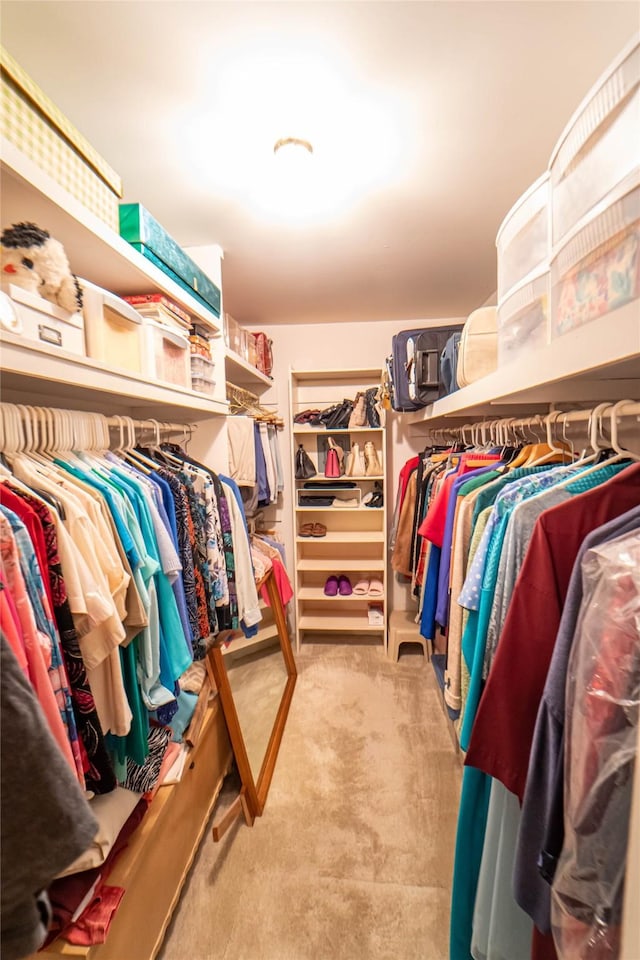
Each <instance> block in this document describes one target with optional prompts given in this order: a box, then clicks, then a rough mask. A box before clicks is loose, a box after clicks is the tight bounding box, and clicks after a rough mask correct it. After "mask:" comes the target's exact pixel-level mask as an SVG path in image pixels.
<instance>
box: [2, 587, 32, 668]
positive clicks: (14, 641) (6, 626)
mask: <svg viewBox="0 0 640 960" xmlns="http://www.w3.org/2000/svg"><path fill="white" fill-rule="evenodd" d="M0 630H2V632H3V634H4V635H5V637H6V638H7V641H8V643H9V646H10V647H11V649H12V650H13V652H14V654H15V657H16V660H17V661H18V663H19V664H20V669H21V670H22V671H23V672H24V675H25V676H26V678H27V680H31V675H30V673H29V661H28V660H27V651H26V649H25V645H24V638H23V636H22V628H21V627H20V618H19V617H18V611H17V610H16V605H15V603H14V602H13V597H12V596H11V591H10V590H9V589H8V587H7V584H6V582H5V579H4V576H3V575H2V573H0Z"/></svg>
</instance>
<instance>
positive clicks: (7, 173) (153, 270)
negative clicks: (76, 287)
mask: <svg viewBox="0 0 640 960" xmlns="http://www.w3.org/2000/svg"><path fill="white" fill-rule="evenodd" d="M0 160H1V165H0V166H1V173H2V222H3V225H7V224H9V223H16V222H19V221H24V220H31V221H33V222H34V223H37V224H38V225H39V226H41V227H43V228H44V229H47V230H48V231H49V233H51V235H52V236H54V237H55V238H56V239H57V240H60V242H61V243H62V244H63V245H64V248H65V252H66V254H67V256H68V258H69V262H70V263H71V266H72V269H73V271H74V273H76V274H77V275H78V276H79V277H83V278H85V279H87V280H91V281H92V282H93V283H97V284H98V285H99V286H101V287H104V289H105V290H110V291H111V292H112V293H115V294H118V296H124V295H127V294H133V293H157V292H158V291H161V292H162V293H164V294H166V295H167V296H168V297H170V298H171V299H172V300H175V301H176V302H177V303H179V304H180V306H182V307H183V308H184V309H185V310H186V311H187V312H188V313H190V314H191V315H192V316H193V317H194V318H197V319H198V320H201V321H202V322H203V323H205V324H206V325H207V326H208V327H210V328H211V329H212V330H215V331H218V332H220V330H221V327H222V324H221V321H220V319H219V318H218V317H216V315H215V314H214V313H213V312H212V311H210V310H207V308H206V307H205V306H204V304H202V303H200V301H199V300H197V299H196V298H195V297H193V296H191V294H190V293H189V292H188V291H186V290H184V289H183V288H182V287H181V286H180V285H179V284H177V283H175V281H173V280H172V279H171V278H170V277H168V276H167V275H166V274H165V273H163V272H162V270H160V269H158V267H156V266H155V265H154V264H153V263H151V262H150V261H149V260H147V259H146V257H144V256H143V255H142V254H141V253H139V252H138V251H137V250H136V249H135V248H134V247H132V246H131V244H130V243H127V241H126V240H123V239H122V237H121V236H120V235H119V234H117V233H116V232H115V231H114V230H112V229H111V228H110V227H109V226H107V224H105V223H104V222H103V221H102V220H100V219H99V218H98V217H96V216H95V215H94V214H93V213H91V211H90V210H88V209H87V208H86V207H84V206H83V204H81V203H80V202H79V201H78V200H76V198H75V197H74V196H72V195H71V194H70V193H67V191H66V190H65V189H64V188H63V187H61V186H60V184H58V183H56V181H55V180H53V179H52V178H51V177H50V176H49V175H48V174H46V173H45V172H44V171H43V170H41V169H40V168H39V167H38V166H37V165H36V164H35V163H34V162H33V160H31V159H30V158H29V157H27V156H26V155H25V154H24V153H22V151H21V150H19V149H18V148H17V147H15V146H14V145H13V144H12V143H9V141H8V140H7V139H6V137H5V138H3V139H2V143H1V150H0Z"/></svg>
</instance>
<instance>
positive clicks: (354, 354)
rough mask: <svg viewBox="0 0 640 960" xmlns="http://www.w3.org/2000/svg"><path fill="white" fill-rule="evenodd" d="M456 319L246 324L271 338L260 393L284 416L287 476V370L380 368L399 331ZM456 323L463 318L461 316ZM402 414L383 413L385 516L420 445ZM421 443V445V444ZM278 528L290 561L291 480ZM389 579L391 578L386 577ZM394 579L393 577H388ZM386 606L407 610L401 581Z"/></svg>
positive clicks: (406, 594)
mask: <svg viewBox="0 0 640 960" xmlns="http://www.w3.org/2000/svg"><path fill="white" fill-rule="evenodd" d="M452 322H455V320H451V319H449V320H428V321H425V320H416V321H415V322H411V321H406V320H405V321H397V320H396V321H394V320H389V321H377V322H376V323H370V324H369V323H340V322H331V323H322V324H315V323H314V324H305V323H299V324H274V325H271V326H256V327H253V328H252V327H250V326H249V325H248V324H247V327H248V328H249V329H254V330H258V329H260V330H264V332H265V333H267V335H268V336H269V337H271V339H272V340H273V356H274V368H273V378H274V385H273V387H272V388H271V389H270V390H269V391H268V392H267V393H265V394H263V396H262V398H261V399H262V400H264V401H266V402H267V403H268V404H269V405H270V406H271V404H277V407H278V411H279V413H280V415H281V416H282V417H283V419H284V421H285V430H284V432H283V433H281V434H280V439H281V449H282V455H283V458H284V462H285V468H286V471H287V473H286V476H287V478H289V477H290V476H291V433H290V429H291V424H290V422H289V370H290V368H291V367H293V368H297V369H299V370H301V369H304V370H315V369H318V370H322V369H323V368H330V369H336V368H338V369H339V368H342V367H344V368H352V367H373V368H375V367H380V370H381V371H382V367H383V364H384V360H385V358H386V357H387V356H388V355H389V354H390V353H391V339H392V337H393V336H394V334H396V333H398V332H399V331H401V330H410V329H412V328H417V327H426V326H440V325H442V324H445V323H452ZM460 322H462V319H461V318H460ZM402 419H403V418H402V417H401V416H398V415H396V414H393V413H390V414H388V415H387V451H386V455H387V465H388V468H389V469H388V477H387V485H386V496H387V517H388V521H389V524H390V523H391V519H392V516H393V507H394V503H395V495H396V485H397V478H398V473H399V471H400V468H401V467H402V466H403V464H404V463H405V462H406V460H407V459H408V458H409V457H410V456H412V455H415V454H416V453H417V452H419V450H420V449H421V445H420V441H419V439H417V438H415V437H412V438H409V437H408V435H407V430H406V427H403V423H402ZM422 446H424V444H423V445H422ZM277 516H278V519H279V520H280V521H281V522H280V523H278V529H279V530H280V531H281V535H282V539H283V540H284V543H285V545H286V549H287V561H288V563H289V565H290V566H291V563H292V561H293V558H294V557H295V549H294V540H293V530H294V528H293V514H292V491H291V483H288V484H287V486H286V488H285V494H284V498H283V503H282V508H281V509H280V510H279V511H278V514H277ZM389 579H390V581H392V578H391V577H390V578H389ZM392 582H393V581H392ZM389 603H390V609H398V610H405V609H412V604H411V601H410V599H409V590H408V587H407V586H406V585H403V584H398V583H396V582H393V586H392V590H391V594H390V596H389Z"/></svg>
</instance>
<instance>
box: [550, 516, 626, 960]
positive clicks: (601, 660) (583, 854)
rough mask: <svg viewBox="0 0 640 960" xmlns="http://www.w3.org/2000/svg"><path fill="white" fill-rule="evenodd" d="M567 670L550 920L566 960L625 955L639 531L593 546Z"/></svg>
mask: <svg viewBox="0 0 640 960" xmlns="http://www.w3.org/2000/svg"><path fill="white" fill-rule="evenodd" d="M582 576H583V585H584V600H583V604H582V608H581V611H580V616H579V619H578V625H577V627H576V634H575V637H574V641H573V647H572V651H571V658H570V661H569V670H568V674H567V717H568V724H567V727H566V731H565V734H566V740H565V798H564V821H565V823H564V829H565V838H564V845H563V848H562V854H561V857H560V861H559V864H558V868H557V870H556V874H555V879H554V883H553V888H552V904H551V919H552V929H553V936H554V940H555V942H556V946H557V948H558V954H559V956H560V957H562V958H563V960H605V958H606V960H614V958H616V957H618V955H619V949H620V935H621V929H622V926H621V925H622V907H623V899H624V878H625V869H626V856H627V841H628V833H629V819H630V811H631V797H632V789H633V777H634V766H635V759H636V743H637V726H638V712H639V707H640V533H639V532H636V533H633V534H631V535H627V536H625V537H621V538H619V539H618V540H614V541H612V542H611V543H607V544H604V545H602V546H600V547H596V548H594V549H592V550H589V551H588V552H587V553H586V554H585V557H584V559H583V561H582Z"/></svg>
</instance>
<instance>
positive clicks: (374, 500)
mask: <svg viewBox="0 0 640 960" xmlns="http://www.w3.org/2000/svg"><path fill="white" fill-rule="evenodd" d="M362 502H363V504H364V505H365V507H383V506H384V493H383V492H382V487H381V486H380V484H379V483H378V482H377V481H376V484H375V486H374V488H373V490H372V491H371V493H368V494H367V495H366V496H364V497H363V498H362Z"/></svg>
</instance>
